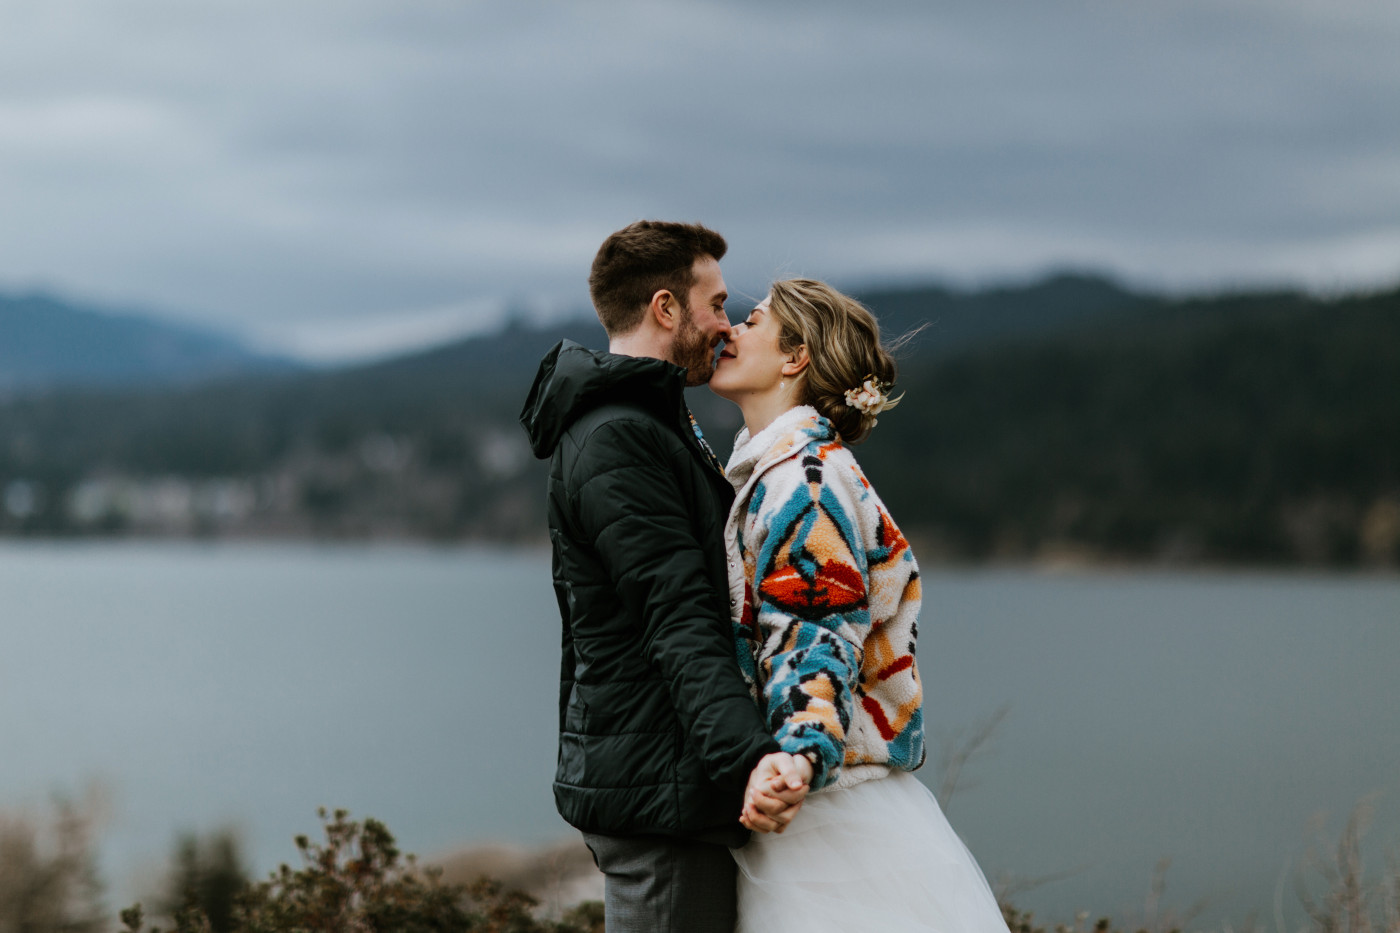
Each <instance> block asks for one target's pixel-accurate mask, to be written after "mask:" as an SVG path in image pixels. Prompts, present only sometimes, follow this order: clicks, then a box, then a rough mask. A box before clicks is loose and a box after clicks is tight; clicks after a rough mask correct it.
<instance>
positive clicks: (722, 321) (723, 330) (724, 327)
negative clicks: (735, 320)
mask: <svg viewBox="0 0 1400 933" xmlns="http://www.w3.org/2000/svg"><path fill="white" fill-rule="evenodd" d="M731 330H733V328H731V327H730V326H729V315H727V314H725V313H724V312H723V311H721V312H720V313H719V328H718V333H719V335H720V338H721V339H724V340H728V339H729V333H730V331H731Z"/></svg>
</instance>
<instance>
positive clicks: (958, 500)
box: [0, 276, 1400, 566]
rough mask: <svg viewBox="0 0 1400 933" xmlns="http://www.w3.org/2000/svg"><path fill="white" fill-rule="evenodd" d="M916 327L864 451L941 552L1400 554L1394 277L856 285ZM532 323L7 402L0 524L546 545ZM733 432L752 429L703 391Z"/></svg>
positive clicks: (568, 329) (586, 329) (13, 528)
mask: <svg viewBox="0 0 1400 933" xmlns="http://www.w3.org/2000/svg"><path fill="white" fill-rule="evenodd" d="M863 297H864V298H865V299H866V301H867V302H868V303H869V304H870V305H871V306H872V308H874V310H875V311H876V312H877V314H879V315H880V316H881V318H882V321H883V322H884V325H885V329H886V331H887V332H888V333H890V334H891V335H897V334H899V333H902V332H903V331H905V330H907V329H909V328H910V327H913V326H916V325H918V324H920V323H927V324H928V325H929V326H928V327H927V328H926V329H925V330H924V331H923V332H922V333H920V334H919V336H918V337H917V338H916V339H915V341H914V342H913V343H912V344H911V345H910V346H909V347H908V348H906V350H905V358H904V359H903V361H902V375H901V379H900V388H901V389H903V390H905V391H906V392H907V396H906V399H905V401H904V403H903V404H902V405H901V407H900V408H899V409H897V410H895V411H893V412H891V413H890V414H889V415H887V416H885V417H882V418H881V421H880V426H879V428H878V429H877V430H876V433H875V435H874V437H873V438H872V440H871V441H870V442H869V443H867V444H866V445H864V446H863V447H862V448H861V449H860V451H859V456H860V457H861V460H862V462H863V463H864V464H865V465H866V467H867V470H868V472H869V473H870V475H871V478H872V480H873V481H874V482H875V484H876V487H877V489H879V490H880V493H881V495H882V496H883V497H884V498H885V500H886V501H887V502H888V503H889V504H890V506H891V508H892V510H893V511H894V514H895V515H896V517H897V518H898V520H899V521H900V523H901V524H902V525H903V526H904V527H905V528H906V530H907V531H908V532H909V533H910V534H911V536H912V537H914V538H915V540H916V545H917V547H918V550H919V553H920V554H922V555H923V556H924V557H925V559H926V560H934V559H948V560H972V561H977V560H986V559H1008V560H1035V559H1065V558H1070V559H1089V560H1131V561H1167V562H1176V563H1192V562H1206V561H1210V562H1221V561H1223V562H1244V563H1265V564H1293V563H1303V564H1310V565H1336V566H1352V565H1357V564H1362V563H1369V564H1379V565H1385V564H1389V565H1394V564H1395V563H1396V562H1397V560H1400V429H1397V425H1400V291H1390V292H1386V293H1382V294H1374V295H1356V296H1351V297H1347V298H1344V299H1339V300H1333V301H1322V300H1319V299H1315V298H1311V297H1308V296H1304V295H1299V294H1294V293H1282V292H1281V293H1275V294H1240V295H1230V296H1222V297H1215V298H1202V299H1198V300H1192V301H1168V300H1165V299H1162V298H1160V297H1153V296H1148V295H1140V294H1135V293H1132V292H1128V291H1126V290H1123V289H1121V288H1119V287H1117V286H1115V285H1114V284H1112V283H1110V282H1106V281H1103V280H1099V279H1094V278H1091V277H1083V276H1079V277H1070V276H1062V277H1058V278H1055V279H1049V280H1046V281H1044V282H1040V283H1036V284H1033V285H1029V286H1026V287H1023V288H1015V289H1001V290H996V291H989V292H980V293H973V294H962V293H956V292H949V291H946V290H943V289H937V288H928V289H907V290H900V291H884V292H876V291H867V292H865V293H864V294H863ZM562 337H571V338H572V339H576V340H579V341H580V342H583V343H585V344H588V345H592V346H599V347H600V346H602V345H603V343H604V339H603V335H602V331H601V329H600V328H599V327H598V326H597V324H596V323H593V322H578V323H573V324H562V325H557V326H553V327H550V328H545V329H534V328H529V327H525V326H522V325H516V326H513V327H512V328H510V329H508V330H506V331H504V332H502V333H500V334H497V335H492V336H489V337H477V338H472V339H469V340H465V341H461V342H459V343H456V344H453V345H450V346H446V347H442V348H439V349H437V350H433V351H430V352H428V353H421V354H416V355H413V356H409V357H404V358H401V359H397V360H391V361H388V362H384V363H380V364H377V365H374V366H367V367H357V368H350V369H344V370H339V371H333V372H318V373H284V374H279V375H273V376H260V377H258V378H237V379H229V380H224V381H221V382H216V383H210V384H204V385H198V386H189V387H185V388H180V389H176V390H159V391H156V390H141V391H124V392H120V393H90V392H89V393H76V392H70V393H58V394H55V393H49V394H47V395H45V396H42V397H17V398H14V399H11V400H10V401H9V402H7V403H5V404H3V405H0V495H3V501H2V502H0V505H3V508H0V532H3V533H9V534H49V535H53V534H91V533H110V534H122V533H137V534H210V535H262V536H266V535H298V536H305V535H316V536H346V535H349V536H402V537H433V538H446V539H458V538H492V539H505V540H535V541H540V540H543V537H544V518H543V496H542V489H543V467H542V465H541V464H539V463H538V462H536V461H534V460H533V458H531V457H530V455H529V452H528V449H527V448H526V446H525V442H524V435H523V432H521V430H520V429H519V426H518V424H517V423H516V417H517V415H518V412H519V408H520V404H521V402H522V400H523V398H524V394H525V391H526V388H527V387H528V384H529V382H530V379H531V378H532V377H533V374H534V370H535V365H536V363H537V361H538V359H539V357H540V355H541V354H542V353H543V352H544V351H545V350H546V349H548V347H549V346H551V345H552V344H553V343H555V342H556V341H557V340H559V339H560V338H562ZM693 403H694V407H695V408H696V410H697V413H698V414H699V416H700V417H701V420H702V423H704V424H705V426H706V428H707V433H708V434H709V436H710V437H711V439H712V441H714V442H715V446H716V447H717V448H720V449H721V451H722V452H723V451H724V450H727V448H728V446H729V443H728V438H729V436H730V434H732V431H733V429H734V428H736V427H737V426H738V419H737V416H736V414H735V412H734V410H733V409H732V408H729V407H728V406H727V403H721V402H718V400H716V399H714V398H713V397H712V396H708V393H705V392H703V391H701V392H697V393H694V395H693Z"/></svg>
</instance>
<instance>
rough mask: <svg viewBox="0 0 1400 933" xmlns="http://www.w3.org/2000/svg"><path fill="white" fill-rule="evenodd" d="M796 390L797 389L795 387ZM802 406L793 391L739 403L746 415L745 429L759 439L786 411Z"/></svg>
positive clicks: (747, 399) (768, 393)
mask: <svg viewBox="0 0 1400 933" xmlns="http://www.w3.org/2000/svg"><path fill="white" fill-rule="evenodd" d="M794 388H795V387H794ZM800 404H802V403H801V402H799V401H798V400H797V393H796V392H795V391H793V390H792V389H787V390H783V391H776V392H765V393H764V394H763V395H751V396H749V397H747V398H745V399H744V400H742V401H741V402H739V411H740V412H742V413H743V415H744V427H746V428H748V429H749V437H757V436H758V435H759V434H760V433H761V432H762V431H763V429H764V428H766V427H768V426H769V425H770V424H772V423H773V422H774V421H777V420H778V417H779V416H780V415H781V414H782V413H783V412H785V411H789V410H790V409H793V408H796V407H797V406H798V405H800Z"/></svg>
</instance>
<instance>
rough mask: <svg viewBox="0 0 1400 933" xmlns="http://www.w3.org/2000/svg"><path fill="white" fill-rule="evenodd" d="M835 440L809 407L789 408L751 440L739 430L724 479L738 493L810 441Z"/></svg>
mask: <svg viewBox="0 0 1400 933" xmlns="http://www.w3.org/2000/svg"><path fill="white" fill-rule="evenodd" d="M835 439H836V428H835V427H833V426H832V424H831V422H830V421H828V420H826V419H825V418H823V417H822V416H821V415H819V414H817V410H816V409H815V408H813V407H812V406H811V405H798V406H797V407H796V408H789V409H788V410H787V411H785V412H783V413H782V414H781V415H779V416H778V417H777V418H775V419H774V420H773V423H772V424H770V425H768V427H766V428H764V429H763V430H762V431H759V432H758V434H756V435H754V436H753V437H749V429H748V428H744V429H742V430H741V431H740V432H739V434H738V436H737V437H735V438H734V453H733V454H732V455H731V456H730V458H729V465H728V466H726V467H725V468H724V475H725V477H726V478H728V480H729V482H730V483H731V484H733V486H734V488H735V489H741V488H743V487H744V485H745V484H746V483H747V482H748V481H749V479H750V478H751V477H754V476H757V475H759V474H761V473H763V472H764V471H765V470H767V469H768V468H769V467H770V466H772V465H773V464H775V463H778V462H780V461H783V460H786V459H787V458H789V457H791V456H792V455H793V454H795V453H796V452H798V451H800V450H802V449H803V448H804V447H806V446H807V445H808V444H810V443H812V442H813V441H817V442H818V443H825V442H829V441H833V440H835Z"/></svg>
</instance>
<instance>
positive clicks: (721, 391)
mask: <svg viewBox="0 0 1400 933" xmlns="http://www.w3.org/2000/svg"><path fill="white" fill-rule="evenodd" d="M726 382H728V380H727V379H725V378H724V367H722V366H716V367H715V374H714V375H713V376H711V377H710V391H711V392H713V393H714V394H716V395H718V396H719V397H720V398H724V399H729V401H731V402H732V401H734V399H733V398H732V397H731V396H730V394H729V392H728V391H727V389H726V387H725V383H726Z"/></svg>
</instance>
